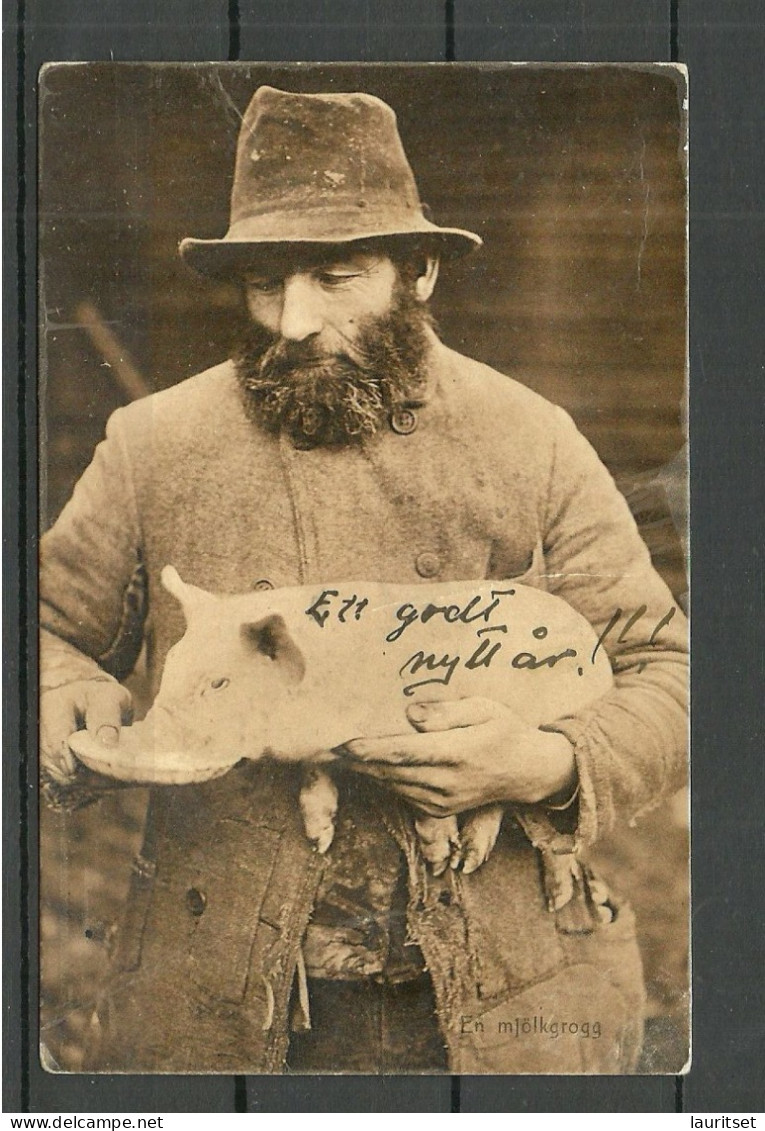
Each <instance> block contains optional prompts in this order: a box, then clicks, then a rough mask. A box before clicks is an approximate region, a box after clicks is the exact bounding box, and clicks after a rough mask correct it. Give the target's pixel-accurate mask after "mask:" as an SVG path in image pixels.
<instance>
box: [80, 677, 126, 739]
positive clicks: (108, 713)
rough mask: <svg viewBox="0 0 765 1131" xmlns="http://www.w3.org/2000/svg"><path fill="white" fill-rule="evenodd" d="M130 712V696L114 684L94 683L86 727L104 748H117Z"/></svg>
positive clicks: (86, 711) (89, 692)
mask: <svg viewBox="0 0 765 1131" xmlns="http://www.w3.org/2000/svg"><path fill="white" fill-rule="evenodd" d="M129 712H130V694H129V692H128V691H126V689H125V688H124V687H120V686H119V685H118V684H114V683H94V684H93V685H92V687H89V688H88V692H87V700H86V704H85V726H86V727H87V731H88V734H89V735H91V737H93V738H97V739H98V741H99V742H102V743H103V745H104V746H116V745H117V743H118V742H119V739H120V728H121V726H122V723H123V721H124V720H125V719H126V718H127V716H128V714H129Z"/></svg>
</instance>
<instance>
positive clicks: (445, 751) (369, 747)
mask: <svg viewBox="0 0 765 1131" xmlns="http://www.w3.org/2000/svg"><path fill="white" fill-rule="evenodd" d="M335 753H337V754H339V755H340V756H341V757H342V758H343V759H344V760H345V761H347V762H348V765H349V766H350V768H351V769H357V768H358V769H362V768H363V765H361V764H367V763H373V764H375V763H376V764H377V765H388V766H444V767H455V766H457V765H458V764H459V762H458V759H457V758H456V756H455V757H454V758H451V757H450V750H449V740H448V739H444V738H443V737H441V738H439V739H438V740H437V741H435V742H434V741H433V740H432V739H429V738H428V736H427V735H424V734H405V735H401V734H392V735H387V736H385V737H384V738H354V739H353V740H352V741H351V742H346V743H344V745H343V746H338V747H336V748H335ZM455 755H456V750H455ZM353 763H360V764H359V765H358V766H356V765H354V764H353Z"/></svg>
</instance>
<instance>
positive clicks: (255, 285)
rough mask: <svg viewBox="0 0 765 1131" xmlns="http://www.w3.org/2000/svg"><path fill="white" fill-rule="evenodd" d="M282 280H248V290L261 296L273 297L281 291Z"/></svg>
mask: <svg viewBox="0 0 765 1131" xmlns="http://www.w3.org/2000/svg"><path fill="white" fill-rule="evenodd" d="M281 285H282V281H281V279H276V278H274V279H248V280H247V289H248V290H250V291H255V293H256V294H259V295H271V294H274V293H275V292H276V291H278V290H279V287H280V286H281Z"/></svg>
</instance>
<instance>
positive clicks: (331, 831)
mask: <svg viewBox="0 0 765 1131" xmlns="http://www.w3.org/2000/svg"><path fill="white" fill-rule="evenodd" d="M306 831H307V830H306ZM334 837H335V826H334V825H330V826H329V828H326V829H322V830H321V832H319V833H317V834H316V835H315V836H310V835H309V836H308V840H309V841H310V843H311V847H312V848H314V849H315V850H316V852H318V853H319V855H320V856H323V855H324V853H325V852H326V851H327V850H328V849H329V847H330V845H331V844H332V841H333V840H334Z"/></svg>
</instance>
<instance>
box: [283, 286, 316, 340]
mask: <svg viewBox="0 0 765 1131" xmlns="http://www.w3.org/2000/svg"><path fill="white" fill-rule="evenodd" d="M321 300H322V296H321V294H320V293H319V291H318V288H317V286H316V282H315V280H314V279H312V278H311V276H310V275H302V274H298V275H291V276H289V277H288V278H287V279H285V281H284V291H283V298H282V313H281V321H280V326H279V329H280V330H281V335H282V337H283V338H287V339H289V340H290V341H293V342H303V341H305V340H306V338H310V337H311V336H312V335H313V334H318V333H319V331H320V330H321V328H322V326H323V324H324V323H323V317H322V310H321Z"/></svg>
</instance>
